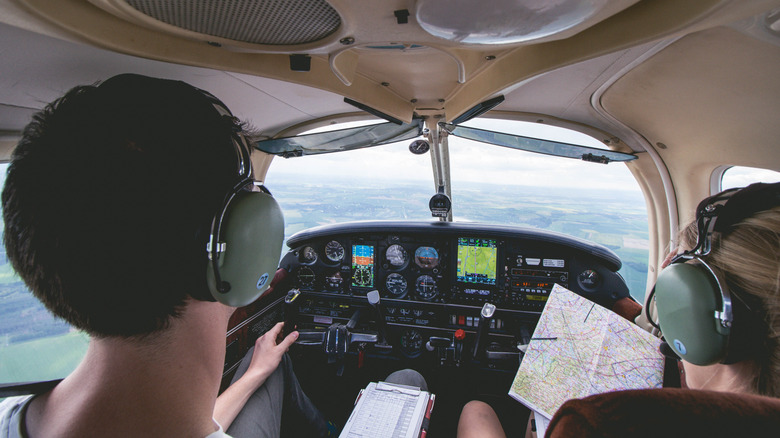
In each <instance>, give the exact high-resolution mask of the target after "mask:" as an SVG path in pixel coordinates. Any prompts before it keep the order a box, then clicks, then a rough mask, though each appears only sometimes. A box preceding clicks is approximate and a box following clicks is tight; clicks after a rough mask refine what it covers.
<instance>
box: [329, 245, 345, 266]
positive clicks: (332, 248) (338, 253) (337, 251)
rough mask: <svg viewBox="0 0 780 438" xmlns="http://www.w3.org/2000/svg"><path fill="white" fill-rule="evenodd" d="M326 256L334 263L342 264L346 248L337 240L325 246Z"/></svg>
mask: <svg viewBox="0 0 780 438" xmlns="http://www.w3.org/2000/svg"><path fill="white" fill-rule="evenodd" d="M325 256H326V257H327V258H328V260H330V261H332V262H340V261H341V260H343V259H344V247H343V246H341V244H340V243H338V242H336V241H335V240H331V241H330V242H328V244H327V245H325Z"/></svg>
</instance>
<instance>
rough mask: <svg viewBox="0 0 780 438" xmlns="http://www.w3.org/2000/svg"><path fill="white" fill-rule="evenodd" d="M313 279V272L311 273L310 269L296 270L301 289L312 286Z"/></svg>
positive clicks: (304, 267)
mask: <svg viewBox="0 0 780 438" xmlns="http://www.w3.org/2000/svg"><path fill="white" fill-rule="evenodd" d="M314 278H315V276H314V271H312V270H311V268H308V267H306V266H303V267H301V268H300V269H298V281H299V282H300V283H301V286H302V287H309V286H312V285H314Z"/></svg>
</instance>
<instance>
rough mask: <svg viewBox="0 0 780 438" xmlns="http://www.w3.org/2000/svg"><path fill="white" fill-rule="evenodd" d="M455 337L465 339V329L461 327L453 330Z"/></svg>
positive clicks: (460, 339)
mask: <svg viewBox="0 0 780 438" xmlns="http://www.w3.org/2000/svg"><path fill="white" fill-rule="evenodd" d="M455 339H457V340H458V341H462V340H464V339H466V331H465V330H463V329H457V330H455Z"/></svg>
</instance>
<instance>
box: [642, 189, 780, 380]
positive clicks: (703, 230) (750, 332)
mask: <svg viewBox="0 0 780 438" xmlns="http://www.w3.org/2000/svg"><path fill="white" fill-rule="evenodd" d="M778 205H780V183H775V184H763V183H756V184H751V185H750V186H748V187H745V188H742V189H730V190H726V191H723V192H721V193H718V194H717V195H714V196H712V197H709V198H707V199H705V200H703V201H702V202H701V203H699V205H698V207H697V208H696V223H697V228H698V236H697V243H696V246H695V247H694V248H693V249H691V250H688V251H685V252H683V253H681V254H678V255H677V256H676V257H674V258H673V259H672V260H671V262H670V264H669V266H667V267H666V268H665V269H664V270H663V271H661V273H660V274H659V276H658V279H657V280H656V284H655V287H654V288H653V290H652V291H651V297H650V299H652V297H653V295H654V296H655V301H656V313H657V317H658V325H656V324H655V323H654V322H653V320H652V318H649V317H648V320H649V321H650V322H651V323H652V324H653V325H654V326H655V327H656V328H658V329H659V330H660V331H661V333H662V334H663V336H664V339H665V345H663V346H662V351H664V350H665V349H668V348H671V350H672V351H673V352H674V353H675V354H676V355H677V356H678V357H679V358H682V359H685V360H686V361H687V362H690V363H693V364H696V365H711V364H715V363H735V362H738V361H740V360H744V359H745V358H747V356H749V355H750V354H752V353H751V352H752V351H754V348H755V346H756V344H757V343H758V342H759V336H758V333H757V329H756V328H755V326H756V325H757V324H759V323H758V322H757V320H758V319H760V316H759V315H756V314H754V315H752V317H751V313H753V311H752V310H751V309H750V307H749V306H748V305H747V304H746V303H745V301H744V299H739V297H735V296H734V294H733V293H732V292H730V291H729V288H728V287H727V285H726V283H725V280H722V279H720V278H718V276H717V275H716V273H715V271H714V270H713V269H712V267H711V266H710V265H709V264H708V263H707V261H706V258H707V256H708V255H709V254H710V252H711V250H712V233H713V232H719V233H720V234H721V236H723V235H727V234H728V233H729V232H730V231H731V230H732V229H733V227H734V225H735V224H737V223H738V222H740V221H741V220H743V219H746V218H748V217H750V216H752V215H753V214H755V213H757V212H759V211H763V210H768V209H770V208H772V207H775V206H778ZM688 262H691V263H688ZM650 299H649V300H648V303H650ZM735 320H736V324H735Z"/></svg>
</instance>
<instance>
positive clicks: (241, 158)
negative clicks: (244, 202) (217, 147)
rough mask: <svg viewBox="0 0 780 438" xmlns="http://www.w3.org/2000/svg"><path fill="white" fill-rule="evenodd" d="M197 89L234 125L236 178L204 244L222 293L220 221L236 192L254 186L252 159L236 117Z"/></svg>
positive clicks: (225, 284)
mask: <svg viewBox="0 0 780 438" xmlns="http://www.w3.org/2000/svg"><path fill="white" fill-rule="evenodd" d="M198 90H199V91H200V92H201V93H203V96H204V97H206V99H207V100H208V101H209V103H211V105H212V106H213V107H214V109H215V110H216V111H217V112H218V113H219V115H220V116H221V117H225V118H229V119H230V122H231V124H232V125H233V127H234V132H233V133H232V135H231V136H230V139H231V140H232V142H233V146H234V147H235V149H236V156H237V157H238V166H237V174H238V180H237V182H236V183H235V184H234V185H233V187H232V188H231V190H230V192H228V194H227V195H226V196H225V199H224V201H223V202H222V208H221V209H220V211H219V212H218V213H217V214H216V215H215V216H214V219H213V221H212V223H211V233H210V235H209V242H208V244H207V246H206V252H207V253H208V257H209V260H210V261H211V266H212V268H213V270H214V280H215V282H216V286H217V290H218V291H219V292H221V293H223V294H224V293H227V292H229V291H230V283H228V282H227V281H223V280H222V277H221V276H220V274H219V254H220V253H222V252H224V251H225V246H226V245H225V242H221V241H220V236H222V223H223V221H224V219H225V213H226V212H227V209H228V206H229V205H230V202H231V201H232V200H233V198H235V197H236V195H237V194H238V193H240V192H241V191H242V190H245V189H246V187H247V186H250V185H252V186H254V185H255V179H254V175H253V172H252V161H251V158H250V157H251V152H250V146H249V142H248V139H247V138H246V137H245V136H244V134H243V133H241V132H240V129H238V128H236V127H237V125H238V123H237V122H238V119H237V118H236V117H235V116H233V113H231V112H230V110H229V109H228V108H227V106H225V104H224V103H222V101H221V100H219V99H217V98H216V97H215V96H214V95H213V94H211V93H209V92H208V91H205V90H201V89H198ZM259 187H260V189H261V190H262V191H264V192H265V193H268V194H269V195H270V194H271V193H270V192H269V191H268V189H266V188H265V187H264V186H262V185H260V186H259Z"/></svg>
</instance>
